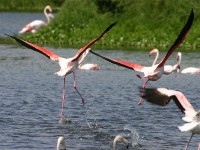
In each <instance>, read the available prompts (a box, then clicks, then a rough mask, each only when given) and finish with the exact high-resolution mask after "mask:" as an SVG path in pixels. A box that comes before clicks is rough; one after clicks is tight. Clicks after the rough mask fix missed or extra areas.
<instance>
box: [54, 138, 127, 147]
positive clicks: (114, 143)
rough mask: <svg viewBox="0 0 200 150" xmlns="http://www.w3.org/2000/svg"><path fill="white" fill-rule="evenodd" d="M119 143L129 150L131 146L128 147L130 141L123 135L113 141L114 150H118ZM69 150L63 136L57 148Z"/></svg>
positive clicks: (59, 139)
mask: <svg viewBox="0 0 200 150" xmlns="http://www.w3.org/2000/svg"><path fill="white" fill-rule="evenodd" d="M117 143H123V144H124V145H125V146H126V148H127V149H128V147H129V145H128V141H127V140H126V139H125V138H124V137H123V136H121V135H117V136H116V137H115V138H114V141H113V150H117ZM61 149H62V150H63V149H64V150H67V146H66V144H65V138H64V137H63V136H60V137H59V138H58V140H57V146H56V150H61Z"/></svg>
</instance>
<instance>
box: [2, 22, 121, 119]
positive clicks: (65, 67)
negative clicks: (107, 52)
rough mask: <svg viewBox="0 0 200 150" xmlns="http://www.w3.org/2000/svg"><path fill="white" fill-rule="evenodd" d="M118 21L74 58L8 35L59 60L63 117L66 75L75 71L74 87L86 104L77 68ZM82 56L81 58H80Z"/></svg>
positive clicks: (80, 50)
mask: <svg viewBox="0 0 200 150" xmlns="http://www.w3.org/2000/svg"><path fill="white" fill-rule="evenodd" d="M116 23H117V22H114V23H112V24H111V25H110V26H109V27H108V28H106V30H105V31H104V32H103V33H101V34H100V35H99V36H98V37H97V38H95V39H93V40H91V41H90V42H89V43H87V44H86V45H85V46H83V47H82V48H81V49H79V50H78V51H77V53H76V55H75V56H74V57H72V58H68V59H66V58H63V57H60V56H58V55H57V54H55V53H53V52H51V51H50V50H48V49H45V48H43V47H40V46H38V45H35V44H32V43H29V42H27V41H25V40H22V39H19V38H17V37H14V36H11V35H7V34H6V35H7V36H9V37H11V38H13V39H15V40H16V41H17V42H19V43H20V44H22V45H23V46H25V47H27V48H29V49H32V50H34V51H37V52H39V53H41V54H43V55H44V56H46V57H48V58H49V59H51V60H54V61H58V64H59V66H60V68H61V69H60V71H58V72H56V73H55V74H57V75H58V76H64V86H63V94H62V112H61V119H62V118H63V112H64V101H65V89H66V84H65V83H66V81H65V80H66V76H67V75H68V74H70V73H73V77H74V89H75V90H76V91H77V93H78V94H79V96H80V97H81V99H82V104H84V99H83V97H82V96H81V94H80V93H79V91H78V90H77V88H76V78H75V70H76V69H77V68H78V65H80V64H81V63H82V61H83V60H84V58H85V57H86V55H87V54H88V53H89V51H90V48H89V47H90V46H91V45H92V44H94V43H95V42H97V41H98V40H100V39H101V38H102V37H103V36H104V35H105V34H106V33H108V31H109V30H110V29H111V28H112V27H113V26H114V25H115V24H116ZM81 55H82V58H81V59H80V60H79V58H80V57H81Z"/></svg>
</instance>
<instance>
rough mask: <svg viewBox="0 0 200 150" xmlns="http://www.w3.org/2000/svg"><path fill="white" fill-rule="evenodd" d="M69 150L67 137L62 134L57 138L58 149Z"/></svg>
mask: <svg viewBox="0 0 200 150" xmlns="http://www.w3.org/2000/svg"><path fill="white" fill-rule="evenodd" d="M61 149H62V150H67V146H66V144H65V138H64V137H63V136H60V137H59V138H58V140H57V145H56V150H61Z"/></svg>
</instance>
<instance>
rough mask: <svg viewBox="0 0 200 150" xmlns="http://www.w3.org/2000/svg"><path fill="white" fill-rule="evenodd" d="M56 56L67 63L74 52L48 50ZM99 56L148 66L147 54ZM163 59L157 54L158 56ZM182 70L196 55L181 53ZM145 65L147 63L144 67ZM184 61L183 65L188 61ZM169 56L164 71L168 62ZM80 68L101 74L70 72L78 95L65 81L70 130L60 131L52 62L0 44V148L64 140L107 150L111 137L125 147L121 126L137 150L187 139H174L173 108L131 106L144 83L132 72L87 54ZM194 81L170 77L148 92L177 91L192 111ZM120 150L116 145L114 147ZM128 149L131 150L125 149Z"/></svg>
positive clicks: (173, 149)
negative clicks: (135, 136) (92, 66)
mask: <svg viewBox="0 0 200 150" xmlns="http://www.w3.org/2000/svg"><path fill="white" fill-rule="evenodd" d="M49 49H50V50H52V51H54V52H55V53H57V54H59V55H60V56H63V57H66V56H67V57H71V56H73V55H74V54H75V52H76V50H73V49H72V50H71V49H59V50H56V49H54V48H49ZM96 52H98V53H101V54H103V55H106V56H110V57H115V58H121V59H123V60H127V61H134V62H137V63H141V64H143V65H150V64H151V62H152V60H151V59H149V58H148V53H146V52H127V51H123V50H121V51H114V52H113V51H101V50H96ZM163 54H164V53H161V56H163ZM182 55H183V61H182V65H181V67H182V66H183V68H184V67H187V66H190V65H193V66H194V64H196V67H198V64H199V57H200V53H182ZM144 60H146V61H145V62H144ZM188 60H189V61H188ZM175 62H176V60H175V54H174V55H172V56H171V57H170V59H169V62H168V64H173V63H175ZM84 63H98V64H99V65H100V66H101V68H102V69H101V70H100V71H83V70H78V71H77V88H78V89H79V91H80V93H81V94H82V95H83V97H84V98H85V103H86V104H85V106H84V108H83V107H82V104H81V99H80V97H79V96H78V94H77V93H76V91H75V90H74V89H73V76H72V75H68V76H67V94H66V95H67V97H66V98H67V101H66V103H65V112H64V113H65V116H66V117H68V119H70V120H71V123H69V124H64V125H63V124H59V123H58V121H59V119H60V117H59V115H60V112H61V93H62V87H63V78H62V77H58V76H57V75H55V74H54V72H57V71H58V70H59V66H58V64H57V63H56V62H53V61H50V60H48V59H47V58H46V57H44V56H43V55H41V54H39V53H36V52H34V51H31V50H29V49H26V48H23V47H18V46H12V45H9V46H8V45H0V68H1V69H0V101H1V102H0V129H1V130H0V141H1V144H0V149H6V150H11V149H19V150H21V149H25V150H26V149H27V150H29V149H41V150H45V149H46V150H49V149H55V146H56V142H57V138H58V137H59V136H64V137H65V140H66V143H67V147H68V149H75V150H80V149H87V150H93V149H100V150H110V149H112V140H113V138H114V136H115V135H117V134H123V135H124V136H126V137H127V138H128V139H129V141H130V140H131V139H130V137H128V134H129V133H128V132H127V131H125V130H124V128H125V127H126V126H128V127H130V128H134V129H135V130H136V131H137V132H138V133H139V135H140V137H141V138H140V139H139V143H140V144H141V145H142V147H138V148H137V149H139V150H144V149H146V150H163V149H167V150H168V149H170V150H177V149H183V148H184V146H185V144H186V142H187V141H188V139H189V136H190V133H181V132H180V131H179V130H178V128H177V126H179V125H182V124H183V121H182V120H181V117H182V114H181V112H179V110H178V109H177V108H176V106H175V105H174V103H173V102H171V104H169V105H168V106H166V107H162V108H161V107H159V106H155V105H152V104H149V103H147V102H144V103H143V104H142V106H137V102H138V100H139V95H140V93H139V91H138V86H141V85H142V83H143V80H140V79H138V78H137V77H136V72H134V71H131V70H128V69H125V68H121V67H118V66H115V65H113V64H111V63H109V62H105V61H104V60H102V59H100V58H97V57H96V56H94V55H92V54H89V55H88V57H86V59H85V61H84ZM199 81H200V76H199V75H183V74H176V73H174V74H171V75H168V76H163V77H162V78H161V79H160V80H158V81H157V82H149V84H148V87H166V88H171V89H175V90H180V91H181V92H183V93H184V94H185V95H186V96H187V97H188V99H189V100H190V101H191V103H192V104H193V105H194V107H195V108H198V106H199V105H198V99H199V98H200V96H199V93H198V92H199ZM198 142H199V135H195V136H194V137H193V140H192V142H191V144H190V146H189V149H197V146H198ZM120 147H121V148H123V146H120ZM130 149H134V148H133V147H131V148H130Z"/></svg>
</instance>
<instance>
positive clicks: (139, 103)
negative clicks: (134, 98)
mask: <svg viewBox="0 0 200 150" xmlns="http://www.w3.org/2000/svg"><path fill="white" fill-rule="evenodd" d="M148 82H149V79H147V81H146V82H145V83H144V84H143V87H142V96H144V89H145V88H146V86H147V83H148ZM142 96H141V98H140V100H139V102H138V105H141V104H142Z"/></svg>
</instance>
